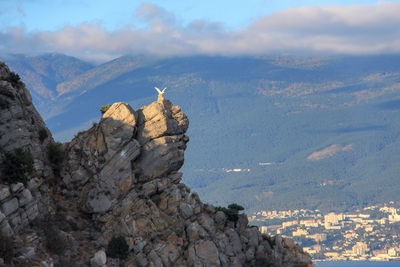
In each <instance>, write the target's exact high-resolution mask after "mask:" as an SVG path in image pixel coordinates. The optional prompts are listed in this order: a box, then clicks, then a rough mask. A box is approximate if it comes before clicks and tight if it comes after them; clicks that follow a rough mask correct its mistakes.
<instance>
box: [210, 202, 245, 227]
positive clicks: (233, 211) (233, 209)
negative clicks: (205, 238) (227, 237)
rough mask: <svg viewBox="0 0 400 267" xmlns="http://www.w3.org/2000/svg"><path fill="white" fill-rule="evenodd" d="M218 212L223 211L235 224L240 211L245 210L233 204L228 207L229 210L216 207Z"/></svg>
mask: <svg viewBox="0 0 400 267" xmlns="http://www.w3.org/2000/svg"><path fill="white" fill-rule="evenodd" d="M215 209H216V210H217V211H222V212H224V213H225V215H226V217H227V218H228V220H229V221H232V222H234V223H235V225H236V222H237V221H238V219H239V211H241V210H244V208H243V207H242V206H240V205H238V204H236V203H232V204H230V205H229V206H228V208H225V207H216V208H215Z"/></svg>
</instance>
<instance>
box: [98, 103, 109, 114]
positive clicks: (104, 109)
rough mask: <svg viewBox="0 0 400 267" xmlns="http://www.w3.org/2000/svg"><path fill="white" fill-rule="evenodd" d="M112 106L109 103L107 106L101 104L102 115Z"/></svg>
mask: <svg viewBox="0 0 400 267" xmlns="http://www.w3.org/2000/svg"><path fill="white" fill-rule="evenodd" d="M110 107H111V105H110V104H107V105H105V106H101V107H100V112H101V115H103V114H104V113H106V112H107V110H108V109H109V108H110Z"/></svg>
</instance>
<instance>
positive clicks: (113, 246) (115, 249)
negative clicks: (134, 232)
mask: <svg viewBox="0 0 400 267" xmlns="http://www.w3.org/2000/svg"><path fill="white" fill-rule="evenodd" d="M106 253H107V256H109V257H111V258H119V259H126V258H127V257H128V253H129V246H128V244H127V243H126V241H125V238H124V237H123V236H119V237H113V238H111V240H110V242H109V243H108V247H107V251H106Z"/></svg>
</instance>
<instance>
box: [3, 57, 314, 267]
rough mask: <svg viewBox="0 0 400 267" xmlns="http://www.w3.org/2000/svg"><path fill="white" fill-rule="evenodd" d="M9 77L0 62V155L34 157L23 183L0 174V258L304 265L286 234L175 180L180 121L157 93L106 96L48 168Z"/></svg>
mask: <svg viewBox="0 0 400 267" xmlns="http://www.w3.org/2000/svg"><path fill="white" fill-rule="evenodd" d="M17 80H18V79H15V75H14V74H12V73H11V72H10V71H9V70H8V68H7V67H6V66H5V65H1V67H0V104H1V103H3V104H2V105H0V107H1V108H0V109H1V113H0V137H1V138H0V148H1V151H0V160H1V161H0V163H1V162H4V161H5V160H6V157H7V155H8V154H7V152H10V151H13V150H14V149H17V148H23V149H24V150H28V151H30V153H31V154H32V157H33V158H34V164H33V170H32V171H30V172H29V173H28V174H27V177H28V179H27V182H26V183H25V184H23V183H13V182H12V181H11V182H10V181H9V180H7V179H6V178H5V174H4V173H0V175H1V176H0V178H1V180H0V183H1V184H0V203H1V204H0V207H1V209H0V211H1V212H0V230H1V233H2V234H1V236H0V237H1V238H0V241H1V242H2V244H7V242H8V241H9V240H10V237H12V238H11V240H12V242H11V244H8V246H9V247H10V250H8V251H6V252H9V253H8V254H7V253H6V252H4V251H1V249H0V257H3V258H2V259H0V262H1V261H3V262H6V263H8V264H14V265H23V264H26V266H57V265H59V266H121V265H124V266H309V265H311V258H310V256H309V255H308V254H306V253H304V252H303V251H302V249H301V248H300V247H299V246H298V245H296V244H295V243H294V242H293V240H291V239H285V238H282V237H280V236H276V237H269V236H266V235H262V234H261V233H260V232H259V231H258V229H257V228H256V227H250V226H248V220H247V216H246V215H244V214H239V215H238V216H236V217H235V216H234V217H233V219H232V216H230V215H229V214H227V213H226V211H225V212H224V210H223V209H216V208H215V207H213V206H212V205H207V204H204V203H203V202H201V201H200V198H199V196H198V195H197V194H196V193H194V192H190V189H189V188H188V187H187V186H186V185H185V184H183V183H182V182H181V178H182V173H180V172H178V171H179V169H180V167H181V166H182V165H183V161H184V151H185V149H186V143H187V142H188V141H189V138H188V137H187V136H186V135H185V132H186V130H187V128H188V125H189V121H188V119H187V117H186V115H185V114H184V113H183V112H182V111H181V109H180V107H178V106H175V105H173V104H172V103H171V102H170V101H168V100H165V99H161V100H160V101H157V102H154V103H152V104H150V105H149V106H145V107H143V108H141V109H139V110H136V111H135V110H133V109H132V108H131V107H130V106H129V105H128V104H126V103H115V104H113V105H112V106H111V108H110V109H109V110H108V111H107V112H106V113H105V114H104V115H103V116H102V118H101V120H100V122H99V123H98V124H94V125H93V127H92V128H90V129H89V130H87V131H85V132H81V133H78V134H77V135H76V137H75V138H74V139H73V140H72V141H71V142H69V143H66V144H64V145H63V149H64V151H65V154H64V155H65V157H64V158H63V159H64V160H63V163H62V165H61V167H60V169H59V170H58V171H54V168H52V167H51V166H52V165H51V159H50V160H49V157H48V156H49V155H48V154H49V144H51V143H53V140H52V137H51V133H50V132H49V131H48V130H47V129H46V128H45V124H44V122H43V120H42V119H41V117H40V116H39V114H38V113H37V112H36V110H35V108H34V107H33V105H32V102H31V98H30V95H29V92H28V90H27V89H26V88H25V86H24V85H23V84H22V83H21V82H19V81H17ZM44 132H46V134H45V133H44ZM44 136H45V137H44ZM114 241H115V243H113V242H114ZM112 243H113V244H112ZM0 245H1V244H0ZM11 251H12V253H11V254H12V255H10V252H11Z"/></svg>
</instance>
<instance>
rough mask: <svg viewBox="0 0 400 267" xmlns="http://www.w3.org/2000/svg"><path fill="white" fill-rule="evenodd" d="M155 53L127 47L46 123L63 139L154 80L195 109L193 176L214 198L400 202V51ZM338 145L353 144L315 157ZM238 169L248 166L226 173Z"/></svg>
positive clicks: (137, 97)
mask: <svg viewBox="0 0 400 267" xmlns="http://www.w3.org/2000/svg"><path fill="white" fill-rule="evenodd" d="M152 60H153V59H152ZM152 60H148V61H146V60H145V59H144V61H145V64H143V65H139V66H138V67H137V68H136V67H135V66H136V65H135V58H133V57H122V58H120V59H117V60H114V61H113V62H110V63H105V64H103V65H102V66H98V67H97V68H93V69H91V70H89V72H86V73H82V74H80V75H78V76H75V77H74V78H73V79H71V80H70V81H66V82H65V83H64V84H68V83H70V84H82V85H83V84H89V85H90V86H89V87H88V88H91V89H90V90H86V91H85V89H84V87H79V90H77V91H76V94H75V93H71V94H66V95H65V97H70V98H69V99H68V100H67V101H66V100H64V98H63V97H61V98H59V99H58V101H59V102H55V104H54V106H57V107H63V110H61V111H59V114H58V115H56V116H52V117H51V118H49V119H47V123H48V125H49V128H50V129H52V130H53V131H55V133H56V137H57V136H58V137H59V138H61V135H57V133H61V132H62V131H65V130H66V129H68V128H73V127H77V126H79V125H81V124H82V123H84V122H87V121H90V120H92V119H94V118H97V117H98V116H99V111H98V108H99V106H100V105H104V104H107V103H112V102H117V101H127V102H129V103H130V104H131V105H132V106H134V107H138V106H141V105H143V104H144V103H145V102H148V101H150V99H154V97H155V94H156V92H155V90H153V87H154V86H158V87H168V88H167V92H166V94H167V95H168V98H170V99H172V100H173V101H174V102H178V103H182V108H183V110H184V111H185V112H186V113H187V114H188V115H189V116H190V117H191V118H192V119H191V128H190V130H189V133H190V135H191V140H192V141H191V146H190V147H189V150H188V151H187V156H186V161H185V166H184V170H185V173H187V174H188V175H187V176H186V177H185V179H186V180H185V181H186V182H187V183H188V184H190V185H191V186H192V188H194V190H196V191H198V192H200V194H201V195H202V196H203V197H204V198H205V199H207V200H209V201H215V203H219V204H226V203H230V202H232V200H238V201H240V202H241V203H242V204H245V205H246V207H247V208H253V209H261V208H293V207H303V206H304V207H311V208H317V207H318V208H324V209H330V208H346V207H349V206H352V205H364V204H367V203H371V202H374V201H388V200H400V199H397V198H398V196H397V194H396V192H398V189H397V188H396V186H395V184H396V179H397V174H398V173H400V169H399V167H397V165H398V164H397V162H398V159H399V156H398V155H400V145H399V142H400V141H399V134H398V133H399V132H400V125H399V122H398V121H397V120H396V116H397V115H396V114H397V113H398V112H399V110H400V105H399V103H400V84H399V82H400V60H399V56H387V55H385V56H366V57H344V56H343V57H319V58H318V57H309V58H305V57H291V56H285V57H267V58H224V57H200V56H199V57H186V58H169V59H160V60H154V61H152ZM119 62H123V63H121V66H119ZM129 62H131V63H129ZM108 65H110V66H113V69H112V73H110V75H109V76H108V78H107V79H105V80H104V82H101V83H99V79H98V76H97V75H100V74H101V73H104V71H105V72H106V71H107V69H108V68H105V67H104V66H108ZM126 66H134V67H133V69H129V68H127V67H126ZM97 70H99V72H98V73H97ZM88 73H91V76H90V77H92V78H91V79H86V80H85V79H83V78H82V77H86V78H87V77H89V76H88ZM83 80H84V82H83ZM93 86H94V87H93ZM34 97H35V96H34ZM39 111H41V110H40V108H39ZM62 111H68V112H64V113H63V112H62ZM41 112H42V111H41ZM64 138H65V136H64ZM332 146H333V147H340V148H344V147H346V146H350V147H351V149H348V150H344V151H337V152H336V153H333V154H332V155H331V156H329V157H325V158H322V159H320V160H315V161H310V160H308V159H307V158H308V157H310V155H312V154H313V153H316V152H318V151H323V150H324V149H327V148H329V147H332ZM260 163H268V164H267V165H260ZM223 168H224V169H225V170H223ZM234 168H240V169H250V172H227V171H226V170H229V169H234ZM221 190H222V191H224V192H225V193H224V194H220V192H221ZM382 192H385V194H383V193H382ZM329 195H332V198H331V199H329ZM271 196H274V197H273V198H272V197H271ZM327 196H328V197H327Z"/></svg>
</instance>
